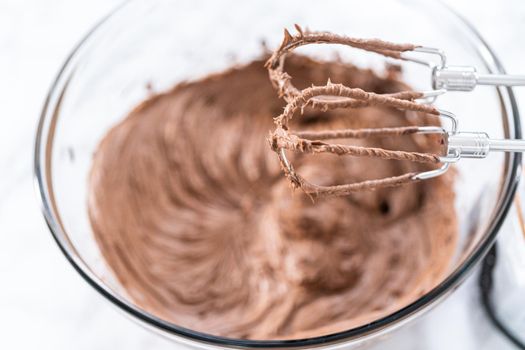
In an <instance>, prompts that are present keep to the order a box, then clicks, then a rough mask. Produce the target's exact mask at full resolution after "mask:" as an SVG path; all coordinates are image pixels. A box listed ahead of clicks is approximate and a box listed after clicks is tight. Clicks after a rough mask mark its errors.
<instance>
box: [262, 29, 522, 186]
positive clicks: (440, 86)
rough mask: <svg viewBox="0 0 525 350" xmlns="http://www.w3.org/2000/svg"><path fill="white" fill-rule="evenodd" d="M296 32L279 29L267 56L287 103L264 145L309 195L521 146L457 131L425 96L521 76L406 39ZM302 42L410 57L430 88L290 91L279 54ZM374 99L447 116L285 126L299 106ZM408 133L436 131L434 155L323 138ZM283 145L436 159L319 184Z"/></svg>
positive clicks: (420, 176) (400, 179) (387, 181)
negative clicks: (413, 121)
mask: <svg viewBox="0 0 525 350" xmlns="http://www.w3.org/2000/svg"><path fill="white" fill-rule="evenodd" d="M295 28H296V30H297V33H296V34H295V35H291V34H290V33H289V32H288V31H287V30H285V31H284V39H283V42H282V44H281V46H280V47H279V48H278V49H277V50H276V51H275V52H274V53H273V55H272V56H271V57H270V59H269V60H268V62H267V68H268V71H269V75H270V80H271V81H272V83H273V84H274V86H275V87H276V88H277V90H278V92H279V95H280V96H281V97H283V98H284V99H285V101H286V102H287V103H288V104H287V106H286V107H285V109H284V112H283V113H282V114H281V115H279V116H278V117H276V118H275V124H276V130H275V131H273V132H272V133H271V135H270V138H269V142H270V146H271V148H272V149H273V150H274V151H275V152H276V153H277V156H278V158H279V161H280V163H281V166H282V169H283V171H284V173H285V175H286V176H287V178H288V179H289V180H290V181H291V183H292V185H293V186H294V187H298V188H301V189H302V190H303V191H304V192H306V193H307V194H309V195H316V196H329V195H332V196H340V195H346V194H349V193H351V192H355V191H360V190H370V189H376V188H380V187H388V186H398V185H401V184H404V183H409V182H415V181H420V180H426V179H430V178H434V177H436V176H439V175H442V174H444V173H445V172H446V171H447V170H448V169H449V167H450V165H451V164H452V163H455V162H457V161H459V160H460V159H461V158H485V157H487V155H488V154H489V153H490V152H525V140H505V139H504V140H494V139H490V138H489V136H488V134H487V133H484V132H462V131H460V130H459V121H458V118H457V117H456V116H455V115H454V114H453V113H451V112H448V111H444V110H441V109H437V108H436V107H434V106H433V105H431V103H433V102H434V101H435V100H436V98H437V97H439V96H440V95H443V94H444V93H446V92H448V91H472V90H473V89H474V88H475V87H476V86H477V85H496V86H525V76H523V75H495V74H479V73H477V71H476V69H475V68H474V67H469V66H448V65H447V58H446V55H445V53H444V52H443V51H442V50H440V49H436V48H430V47H423V46H417V45H412V44H396V43H390V42H386V41H383V40H379V39H358V38H351V37H347V36H341V35H336V34H332V33H328V32H311V31H305V30H303V29H302V28H301V27H299V26H298V25H296V26H295ZM309 44H341V45H347V46H351V47H354V48H359V49H363V50H366V51H370V52H375V53H378V54H381V55H383V56H386V57H390V58H394V59H400V60H405V61H411V62H414V63H417V64H420V65H424V66H427V67H429V69H430V71H431V83H432V88H433V90H430V91H425V92H416V91H401V92H398V93H393V94H376V93H372V92H366V91H363V90H361V89H355V88H350V87H346V86H343V85H341V84H333V83H331V82H330V80H328V82H327V84H326V85H324V86H312V87H309V88H306V89H304V90H298V89H297V88H296V87H295V86H294V85H293V84H292V82H291V77H290V76H289V75H288V74H287V73H286V72H285V71H284V61H285V57H286V55H287V54H288V53H290V52H291V51H293V50H294V49H296V48H298V47H300V46H304V45H309ZM414 53H420V54H426V55H428V56H430V57H435V58H437V63H436V62H435V61H432V60H424V59H421V58H418V57H415V56H414ZM374 105H382V106H389V107H393V108H397V109H401V110H411V111H416V112H422V113H428V114H432V115H435V116H439V117H441V118H442V119H444V120H448V124H449V125H450V126H449V127H447V128H445V127H443V126H407V127H397V128H380V129H347V130H324V131H315V132H312V131H310V132H309V131H297V132H293V131H291V130H290V128H289V125H288V124H289V121H290V120H291V119H292V118H293V116H294V114H295V113H296V112H297V111H299V110H300V111H302V110H303V109H304V108H305V107H307V106H311V107H313V108H317V109H322V110H324V111H326V110H329V109H335V108H363V107H370V106H374ZM409 134H435V135H438V136H439V137H440V138H441V143H442V146H443V153H442V154H430V153H419V152H405V151H393V150H386V149H382V148H373V147H360V146H351V145H344V144H337V143H329V142H326V140H337V139H348V138H364V137H370V136H403V135H409ZM286 150H290V151H295V152H304V153H334V154H337V155H351V156H367V157H378V158H383V159H398V160H409V161H415V162H426V163H434V164H440V166H439V167H437V168H434V169H432V170H429V171H425V172H418V173H407V174H403V175H400V176H394V177H389V178H383V179H376V180H368V181H363V182H358V183H352V184H345V185H337V186H319V185H315V184H312V183H310V182H308V181H307V180H305V179H304V178H303V177H301V176H300V175H299V174H297V173H296V172H295V170H294V168H293V166H292V164H291V163H290V161H289V159H288V158H287V156H286Z"/></svg>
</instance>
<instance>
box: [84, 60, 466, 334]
mask: <svg viewBox="0 0 525 350" xmlns="http://www.w3.org/2000/svg"><path fill="white" fill-rule="evenodd" d="M286 65H287V67H286V68H287V71H288V72H290V74H291V75H292V76H293V77H294V84H295V85H296V86H298V87H302V88H304V87H306V86H309V85H310V84H312V83H316V84H322V83H325V82H326V80H327V78H328V76H329V77H330V78H331V79H332V81H333V82H335V83H342V84H344V85H347V86H355V87H359V88H362V89H363V90H366V91H375V92H378V93H393V92H396V91H401V90H404V89H406V88H407V87H406V85H404V84H403V83H401V82H399V81H398V77H397V73H395V70H390V71H388V72H387V73H386V74H385V76H384V77H379V76H377V75H376V74H374V73H373V72H371V71H369V70H361V69H358V68H356V67H353V66H350V65H348V64H342V63H337V62H330V63H321V62H316V61H312V60H309V59H307V58H305V57H301V56H291V57H289V59H288V61H287V63H286ZM284 104H285V103H284V102H283V101H282V100H280V99H279V98H278V97H277V95H276V93H275V91H274V89H273V87H272V85H271V83H270V81H269V79H268V74H267V71H266V70H265V68H264V59H261V60H257V61H254V62H252V63H250V64H248V65H246V66H242V67H236V68H233V69H231V70H229V71H226V72H223V73H220V74H216V75H212V76H208V77H206V78H204V79H201V80H198V81H194V82H188V83H182V84H179V85H178V86H176V87H175V88H174V89H173V90H171V91H169V92H166V93H162V94H158V95H155V96H153V97H151V98H149V99H147V100H146V101H144V102H143V103H142V104H140V105H139V106H138V107H136V108H135V109H134V110H133V111H132V112H131V113H130V114H129V115H128V116H127V117H126V118H125V119H124V120H123V121H122V122H121V123H119V124H118V125H116V126H115V127H113V128H112V129H111V130H110V131H109V132H108V134H107V135H106V136H105V137H104V139H103V140H102V142H101V143H100V146H99V148H98V150H97V152H96V154H95V156H94V160H93V166H92V172H91V177H90V194H89V214H90V220H91V224H92V227H93V231H94V234H95V237H96V239H97V242H98V244H99V246H100V249H101V252H102V254H103V256H104V258H105V260H106V261H107V264H108V265H109V266H110V268H111V269H112V271H113V272H114V274H115V276H116V277H117V279H118V281H119V282H120V283H121V284H122V286H123V287H124V289H125V290H126V291H127V293H128V294H129V296H130V297H131V298H132V299H133V300H134V301H135V302H136V303H137V304H138V305H139V306H140V307H142V308H143V309H144V310H146V311H148V312H150V313H152V314H154V315H156V316H158V317H161V318H163V319H165V320H168V321H171V322H173V323H175V324H177V325H179V326H183V327H186V328H190V329H193V330H196V331H201V332H206V333H211V334H214V335H221V336H227V337H235V338H247V339H295V338H304V337H313V336H321V335H325V334H328V333H333V332H339V331H343V330H346V329H349V328H352V327H355V326H359V325H363V324H365V323H367V322H370V321H373V320H375V319H377V318H379V317H383V316H386V315H388V314H390V313H392V312H393V311H395V310H398V309H399V308H401V307H403V306H406V305H407V304H409V303H411V302H413V301H414V300H416V299H417V298H418V297H419V296H421V295H423V294H424V293H425V292H427V291H428V290H430V289H431V288H433V287H434V286H435V285H436V284H437V283H439V282H440V280H441V279H442V277H443V275H444V273H445V272H446V271H447V268H448V267H449V263H450V260H451V256H452V254H453V252H454V250H455V243H456V226H457V223H456V217H455V213H454V194H453V190H452V185H453V182H452V181H453V179H452V177H453V175H452V174H451V173H449V174H447V175H445V176H442V177H439V178H436V179H433V180H430V181H427V182H424V183H413V184H409V185H406V186H402V187H395V188H384V189H380V190H377V191H369V192H357V193H353V194H351V195H349V196H345V197H334V198H317V199H315V201H312V199H311V198H310V197H308V196H307V195H305V194H304V193H302V192H301V191H295V192H294V193H292V190H291V189H290V185H289V183H288V181H287V179H286V178H285V177H284V176H283V175H282V173H281V170H280V168H279V163H278V161H277V159H276V158H275V156H274V154H273V152H272V151H271V150H270V148H269V147H268V145H267V141H266V138H267V136H268V134H269V131H270V130H272V129H273V121H272V118H273V117H275V116H277V115H279V114H280V113H281V111H282V108H283V106H284ZM414 113H416V112H405V111H399V110H395V109H391V108H386V107H382V106H375V107H371V108H366V109H350V110H331V111H327V112H320V111H316V110H311V109H308V108H307V109H306V110H305V111H304V116H303V117H302V118H299V119H298V121H297V123H302V124H301V127H302V128H303V129H306V128H308V129H311V130H315V129H338V128H358V127H396V126H407V125H411V124H413V120H418V121H420V120H421V119H423V120H425V118H427V117H426V116H423V117H422V116H416V117H417V118H414ZM353 142H354V144H357V145H366V146H371V145H375V146H380V147H383V148H390V149H399V148H403V149H406V150H411V151H425V150H426V147H427V146H426V143H425V142H424V140H420V139H418V138H417V137H416V136H414V135H406V136H402V137H400V138H399V137H396V138H395V139H394V138H382V139H374V138H373V137H372V138H367V139H358V140H354V141H353ZM292 159H293V162H294V166H295V168H296V169H298V170H299V171H301V173H302V174H303V175H304V176H305V178H308V179H309V180H312V181H313V182H316V183H321V184H325V185H331V184H338V183H345V182H353V181H361V180H366V179H370V178H378V177H387V176H395V175H399V174H403V173H406V172H412V171H420V170H424V169H425V168H424V167H425V165H423V164H418V163H412V162H406V161H393V160H380V159H367V158H360V159H359V158H353V157H346V156H342V157H338V156H335V155H331V154H325V155H316V156H315V157H313V156H310V155H306V154H299V155H294V156H292Z"/></svg>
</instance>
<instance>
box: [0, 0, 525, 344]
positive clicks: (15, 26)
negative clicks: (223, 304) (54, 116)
mask: <svg viewBox="0 0 525 350" xmlns="http://www.w3.org/2000/svg"><path fill="white" fill-rule="evenodd" d="M447 2H448V3H450V6H451V7H452V8H455V9H457V10H458V11H459V12H460V13H462V14H463V15H464V16H465V17H467V18H468V19H469V20H470V21H471V22H472V23H473V24H474V25H475V26H476V27H477V28H478V29H479V30H480V32H481V33H482V35H483V36H484V37H485V38H486V40H487V41H488V42H489V44H490V45H491V46H492V47H493V48H494V49H495V51H496V52H497V53H498V54H499V56H500V58H501V59H502V61H503V63H504V66H505V67H506V69H507V70H508V71H510V72H516V73H522V74H523V73H525V63H523V62H525V50H524V48H525V41H524V39H523V38H524V37H525V1H523V0H499V1H491V2H488V1H486V2H482V1H479V0H478V1H476V0H470V1H469V0H447ZM118 3H120V1H119V0H90V1H86V0H0V106H1V107H2V109H1V111H2V112H0V118H1V121H2V128H0V145H1V147H0V174H1V175H0V276H1V281H2V283H1V286H0V349H15V348H16V349H37V348H38V349H53V350H60V349H79V350H81V349H115V348H117V347H119V348H122V349H127V350H133V349H145V348H153V347H154V348H156V349H173V348H177V345H176V344H173V343H171V342H169V341H167V340H165V339H162V338H160V337H158V336H156V335H154V334H152V333H150V332H149V331H147V330H145V329H143V328H141V327H140V326H138V325H136V324H134V323H133V322H132V321H130V320H128V319H127V318H125V317H123V316H122V315H121V314H119V313H118V312H117V311H116V310H115V308H113V307H112V306H111V305H109V304H108V303H107V302H105V301H104V300H103V299H102V297H100V296H99V295H98V294H97V293H96V292H95V291H94V290H93V289H92V288H91V287H90V286H88V285H87V284H86V283H85V282H84V281H83V280H82V278H81V277H80V276H79V275H78V274H77V273H76V272H75V271H74V270H73V268H72V267H71V266H70V265H69V264H68V263H67V262H66V260H65V258H64V257H63V256H62V253H61V252H60V251H59V249H58V248H57V246H56V244H55V242H54V241H53V239H52V238H51V235H50V234H49V231H48V229H47V227H46V225H45V223H44V220H43V218H42V216H41V214H40V210H39V207H38V203H37V200H36V195H35V193H34V190H33V183H32V152H33V138H34V132H35V128H36V123H37V120H38V117H39V113H40V109H41V106H42V103H43V100H44V98H45V95H46V92H47V89H48V87H49V85H50V83H51V81H52V80H53V78H54V76H55V74H56V72H57V70H58V68H59V67H60V65H61V64H62V62H63V60H64V58H65V57H66V55H67V54H68V53H69V51H70V50H71V48H72V47H73V46H74V44H75V43H76V42H77V41H78V40H79V38H80V37H81V36H82V35H83V34H84V33H85V32H86V31H87V30H88V29H89V28H90V27H91V26H92V25H93V24H94V23H95V22H96V21H97V19H99V18H100V17H101V16H102V15H104V14H105V13H106V12H108V11H109V10H110V9H112V8H113V7H114V6H115V5H117V4H118ZM517 96H518V101H521V104H522V105H524V106H525V88H523V89H521V90H519V91H518V94H517ZM473 277H474V276H471V277H470V278H469V280H468V281H467V282H466V283H465V284H464V285H463V286H462V287H460V288H459V289H458V290H457V291H456V292H455V293H453V295H452V296H450V297H449V298H448V299H447V300H446V301H445V302H443V303H441V304H440V305H438V306H437V307H436V308H435V309H434V310H432V311H431V312H429V313H428V314H427V315H425V316H424V317H423V318H421V319H419V320H417V321H415V322H413V323H411V324H410V325H409V326H407V327H405V328H404V329H402V330H401V331H400V332H397V333H396V334H395V335H394V336H392V337H390V338H389V339H387V340H385V341H384V342H382V343H380V344H378V345H376V346H374V349H376V348H377V349H379V348H383V347H385V348H389V349H462V350H468V349H512V347H511V346H510V345H509V343H508V342H507V341H506V340H505V339H503V338H502V337H501V336H500V335H499V334H498V333H497V332H496V331H495V330H494V329H493V328H492V326H491V325H490V324H489V323H488V321H487V320H486V318H485V316H484V313H483V310H482V309H481V306H480V305H479V303H478V300H477V298H478V297H477V288H476V282H477V281H476V280H475V278H473Z"/></svg>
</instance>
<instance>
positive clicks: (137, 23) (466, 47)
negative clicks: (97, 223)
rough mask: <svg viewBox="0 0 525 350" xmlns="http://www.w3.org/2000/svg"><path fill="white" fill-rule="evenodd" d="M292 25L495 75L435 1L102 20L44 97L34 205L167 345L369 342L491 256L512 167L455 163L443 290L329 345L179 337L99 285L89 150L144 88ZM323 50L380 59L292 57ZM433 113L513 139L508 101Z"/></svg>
mask: <svg viewBox="0 0 525 350" xmlns="http://www.w3.org/2000/svg"><path fill="white" fill-rule="evenodd" d="M294 23H299V24H301V25H303V26H308V27H309V28H312V29H316V30H329V31H333V32H336V33H345V34H349V35H352V36H355V37H379V38H383V39H386V40H390V41H394V42H412V43H419V44H422V45H426V46H432V47H438V48H442V49H444V50H445V51H446V53H447V55H448V58H449V62H451V63H452V64H464V65H473V66H476V67H478V69H479V70H480V71H482V72H497V73H502V72H503V69H502V67H501V65H500V64H499V63H498V61H497V59H496V58H495V56H494V55H493V53H492V52H491V51H490V49H489V48H488V47H487V45H486V44H485V43H484V42H483V40H482V39H481V38H480V37H479V35H478V34H477V33H476V32H475V31H474V30H473V29H472V28H471V27H470V26H469V25H468V24H467V23H466V22H465V21H464V20H462V19H461V18H459V17H458V16H456V15H455V14H454V13H452V12H451V11H450V10H448V9H447V8H446V7H445V6H443V5H441V4H439V3H436V2H433V1H432V2H421V1H416V0H414V1H392V0H388V1H387V0H385V1H359V2H357V1H347V0H337V1H305V0H300V1H299V0H294V1H290V0H288V1H280V0H271V1H268V0H267V1H261V2H256V3H254V2H249V1H235V0H222V1H214V0H178V1H171V0H156V1H152V0H136V1H130V2H127V3H125V4H124V5H122V6H121V7H119V8H118V9H116V10H115V11H114V12H112V13H111V14H110V15H109V16H107V17H106V18H105V19H104V20H102V21H101V22H100V23H99V24H98V25H97V26H96V27H95V28H94V29H93V30H92V31H91V32H90V33H89V34H88V35H87V36H86V37H85V38H84V39H83V40H82V41H81V43H80V44H79V45H78V46H77V47H76V48H75V50H74V51H73V52H72V54H71V55H70V57H69V58H68V59H67V61H66V63H65V64H64V66H63V68H62V70H61V71H60V73H59V75H58V77H57V79H56V81H55V83H54V84H53V86H52V88H51V91H50V92H49V96H48V99H47V102H46V104H45V107H44V110H43V113H42V117H41V120H40V123H39V126H38V132H37V136H36V150H35V172H36V180H37V184H38V193H39V195H40V197H41V199H42V205H43V212H44V215H45V218H46V220H47V223H48V225H49V228H50V230H51V232H52V234H53V236H54V238H55V240H56V241H57V243H58V245H59V247H60V248H61V249H62V251H63V252H64V254H65V255H66V257H67V258H68V260H69V261H70V263H71V264H72V265H73V266H74V267H75V269H76V270H77V271H78V272H79V273H80V274H81V275H82V276H83V277H84V279H85V280H86V281H87V282H88V283H89V284H91V285H92V286H93V287H94V288H95V289H96V290H97V291H98V292H100V294H101V295H103V296H104V297H105V298H106V299H107V300H109V301H110V302H111V303H113V304H114V305H115V306H117V307H118V308H120V309H121V310H122V311H124V312H125V313H126V314H127V315H129V316H131V317H132V318H133V319H135V320H137V321H138V322H139V323H141V324H142V325H145V326H148V327H150V328H152V329H154V330H156V331H158V332H160V333H162V334H164V335H167V336H169V337H171V338H173V339H176V341H178V342H184V343H186V344H189V345H193V346H200V347H206V348H209V347H214V346H240V347H260V348H261V347H262V348H264V347H305V346H314V345H315V346H329V347H336V346H341V345H343V346H347V345H350V344H357V343H361V342H362V341H364V340H366V339H368V338H370V337H376V336H377V335H378V334H381V333H384V332H386V331H390V330H392V329H394V328H396V327H398V326H400V325H402V324H404V323H405V322H406V321H407V320H409V319H412V318H414V317H415V316H416V315H420V314H421V313H422V312H423V311H425V310H428V309H429V308H430V306H432V305H434V304H435V303H436V302H437V301H439V300H442V299H443V297H444V296H445V295H447V294H448V293H450V292H451V291H453V290H454V288H455V287H457V286H458V285H459V284H460V282H461V281H462V280H463V279H464V278H465V276H466V275H467V274H468V272H469V271H471V270H472V267H473V266H474V265H475V264H476V262H478V261H479V260H480V259H481V258H482V257H483V256H484V254H485V253H486V251H487V249H488V248H489V247H490V245H491V244H492V242H493V240H494V238H495V236H496V234H497V231H498V229H499V227H500V225H501V223H502V220H503V219H504V217H505V214H506V212H507V210H508V208H509V205H510V203H511V200H512V196H513V194H514V191H515V187H516V182H517V178H518V171H519V164H520V161H521V156H520V155H504V154H494V155H491V156H490V157H489V158H488V159H485V160H462V161H461V162H460V163H459V164H458V165H457V166H456V169H457V173H458V176H457V181H456V188H455V190H456V194H457V198H456V203H455V204H456V209H457V212H458V218H459V233H460V240H459V244H458V248H457V252H456V254H455V257H454V259H453V262H452V263H451V266H450V269H449V272H448V274H447V276H446V278H444V279H443V281H441V283H440V284H439V285H437V286H436V287H435V288H434V289H432V290H430V291H429V292H428V293H427V294H425V295H423V296H422V297H420V298H419V299H418V300H416V301H414V302H413V303H411V304H410V305H407V306H406V307H404V308H402V309H400V310H397V311H396V312H394V313H392V314H390V315H388V316H386V317H383V318H381V319H377V320H375V321H374V322H371V323H369V324H366V325H362V326H360V327H356V328H353V329H348V330H346V331H344V332H341V333H337V334H331V335H328V336H323V337H318V338H309V339H297V340H288V341H278V340H274V341H255V340H251V341H247V340H243V339H230V338H224V337H217V336H213V335H210V334H204V333H199V332H195V331H193V330H191V329H185V328H182V327H180V326H178V325H176V324H172V323H170V322H168V321H166V320H163V319H161V318H159V317H157V316H156V315H153V314H150V313H148V312H146V311H145V310H143V309H141V308H140V307H138V306H137V305H136V304H135V303H134V302H133V300H131V299H130V298H129V297H128V296H127V295H126V292H125V291H124V290H123V288H122V287H121V286H120V285H119V283H118V282H117V281H116V279H115V278H114V277H113V276H112V275H111V273H110V270H109V268H108V266H107V265H106V264H105V262H104V260H103V259H102V257H101V254H100V252H99V249H98V247H97V244H96V242H95V240H94V237H93V234H92V230H91V227H90V223H89V220H88V215H87V213H88V212H87V200H86V198H87V183H88V182H87V178H88V174H89V170H90V166H91V161H92V156H93V152H94V150H95V149H96V147H97V145H98V143H99V141H100V140H101V138H102V137H103V136H104V135H105V133H106V132H107V131H108V130H109V129H110V128H111V127H112V126H114V125H115V124H116V123H118V122H119V121H120V120H121V119H122V118H124V117H125V116H126V114H127V112H128V111H130V110H131V109H132V108H133V107H134V106H135V105H137V104H138V103H139V102H140V101H141V100H143V99H144V98H146V97H147V96H148V94H149V93H150V89H151V88H153V89H154V90H156V91H163V90H166V89H168V88H170V87H172V86H173V85H175V84H177V83H179V82H181V81H184V80H194V79H198V78H200V77H204V76H206V75H208V74H210V73H212V72H219V71H221V70H223V69H225V68H227V67H230V66H231V65H232V64H240V63H243V62H249V61H251V60H253V59H254V58H257V57H260V56H261V53H262V46H261V42H262V41H264V42H265V44H266V46H267V47H269V48H275V47H276V46H277V45H278V44H279V42H280V40H281V39H282V29H283V27H287V28H293V24H294ZM334 50H337V51H338V52H339V55H340V56H341V57H342V58H343V59H349V60H351V61H352V62H354V63H356V64H358V65H360V66H370V67H373V68H377V67H380V66H381V65H382V62H383V60H384V59H383V58H382V57H379V56H377V55H371V54H366V53H363V52H359V51H356V50H354V49H349V48H339V47H335V46H326V45H323V46H318V47H309V48H305V49H303V52H305V53H307V54H310V55H314V56H316V57H317V56H318V57H321V58H322V57H329V55H331V54H332V53H333V51H334ZM402 65H403V69H404V78H405V80H406V81H407V82H408V83H409V84H411V85H412V86H413V87H414V88H415V89H418V90H425V89H428V88H429V80H430V79H429V77H430V74H429V71H427V70H425V69H423V68H421V67H418V66H416V65H414V64H408V63H402ZM247 93H250V92H247ZM239 98H242V96H239ZM437 105H438V107H440V108H442V109H445V110H450V111H452V112H454V113H456V114H457V116H458V117H459V119H460V125H461V128H462V130H469V129H470V130H476V131H478V130H479V131H487V132H489V134H490V136H492V137H509V138H520V137H521V132H520V127H519V117H518V112H517V108H516V105H515V101H514V97H513V95H512V91H511V90H510V89H506V88H477V89H476V90H475V91H473V92H471V93H449V94H447V95H445V96H443V97H440V98H439V100H438V101H437Z"/></svg>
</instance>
